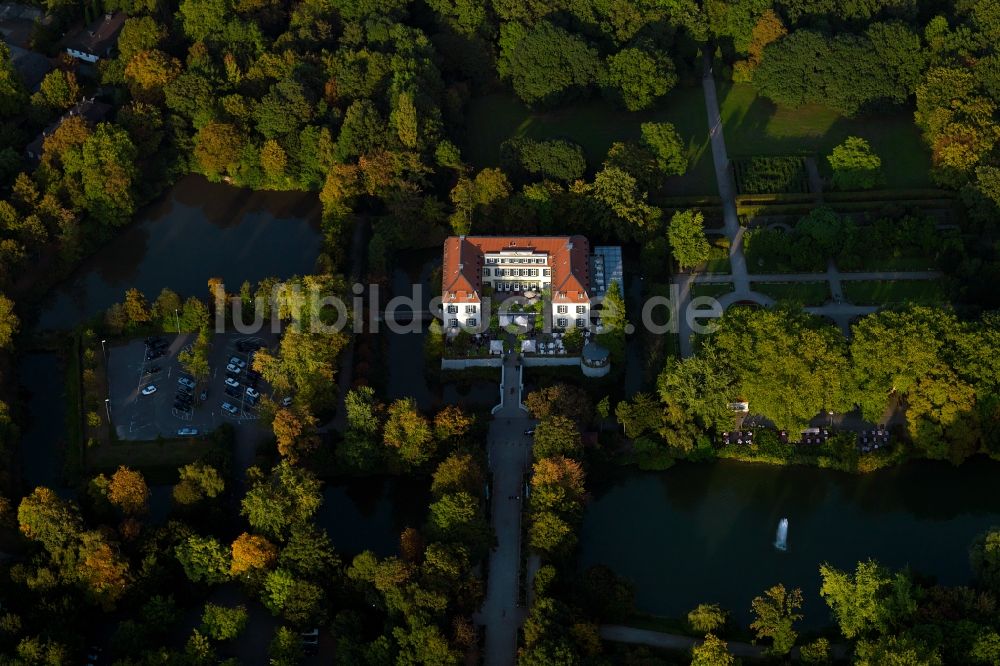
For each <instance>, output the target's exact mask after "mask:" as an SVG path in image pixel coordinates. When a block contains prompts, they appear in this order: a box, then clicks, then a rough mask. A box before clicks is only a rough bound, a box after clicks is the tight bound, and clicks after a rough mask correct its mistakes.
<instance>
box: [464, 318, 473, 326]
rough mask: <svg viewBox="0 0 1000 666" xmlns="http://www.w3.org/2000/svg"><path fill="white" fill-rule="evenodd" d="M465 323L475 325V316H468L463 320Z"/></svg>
mask: <svg viewBox="0 0 1000 666" xmlns="http://www.w3.org/2000/svg"><path fill="white" fill-rule="evenodd" d="M465 325H466V326H475V325H476V318H475V317H469V318H468V319H466V320H465Z"/></svg>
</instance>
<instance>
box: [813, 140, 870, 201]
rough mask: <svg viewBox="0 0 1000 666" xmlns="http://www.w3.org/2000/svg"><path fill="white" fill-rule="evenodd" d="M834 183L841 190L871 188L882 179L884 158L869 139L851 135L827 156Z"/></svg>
mask: <svg viewBox="0 0 1000 666" xmlns="http://www.w3.org/2000/svg"><path fill="white" fill-rule="evenodd" d="M826 159H827V161H828V162H829V163H830V168H831V169H833V184H834V185H836V186H837V189H841V190H869V189H871V188H873V187H875V186H876V185H877V184H879V182H880V181H881V180H882V172H881V169H882V160H881V158H879V156H878V155H876V154H875V153H873V152H872V148H871V146H870V145H869V144H868V142H867V141H865V140H864V139H862V138H860V137H856V136H849V137H847V138H846V139H845V140H844V142H843V143H842V144H840V145H839V146H835V147H834V149H833V152H832V153H830V154H829V155H828V156H827V158H826Z"/></svg>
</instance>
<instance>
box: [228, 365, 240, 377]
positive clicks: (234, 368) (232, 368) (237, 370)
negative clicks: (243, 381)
mask: <svg viewBox="0 0 1000 666" xmlns="http://www.w3.org/2000/svg"><path fill="white" fill-rule="evenodd" d="M226 372H227V373H229V374H232V375H238V374H240V366H238V365H234V364H232V363H230V364H229V365H227V366H226Z"/></svg>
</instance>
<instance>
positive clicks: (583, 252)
mask: <svg viewBox="0 0 1000 666" xmlns="http://www.w3.org/2000/svg"><path fill="white" fill-rule="evenodd" d="M501 250H530V251H532V252H535V253H539V254H547V255H548V257H549V258H548V267H549V268H551V269H552V275H551V281H552V285H551V289H552V301H553V302H554V303H586V302H587V301H589V300H590V297H589V295H588V291H589V289H590V276H589V272H590V269H589V263H588V262H589V255H590V244H589V243H588V242H587V239H586V238H585V237H583V236H451V237H449V238H447V239H446V240H445V242H444V260H443V262H442V269H441V298H442V300H444V302H446V303H449V302H458V303H469V302H478V301H479V296H480V293H481V292H482V283H481V276H482V268H483V255H484V254H487V253H493V252H500V251H501Z"/></svg>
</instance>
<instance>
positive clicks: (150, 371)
mask: <svg viewBox="0 0 1000 666" xmlns="http://www.w3.org/2000/svg"><path fill="white" fill-rule="evenodd" d="M159 371H160V366H158V365H151V366H149V367H148V368H146V369H145V370H143V371H142V376H143V377H151V376H152V375H155V374H156V373H158V372H159Z"/></svg>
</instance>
